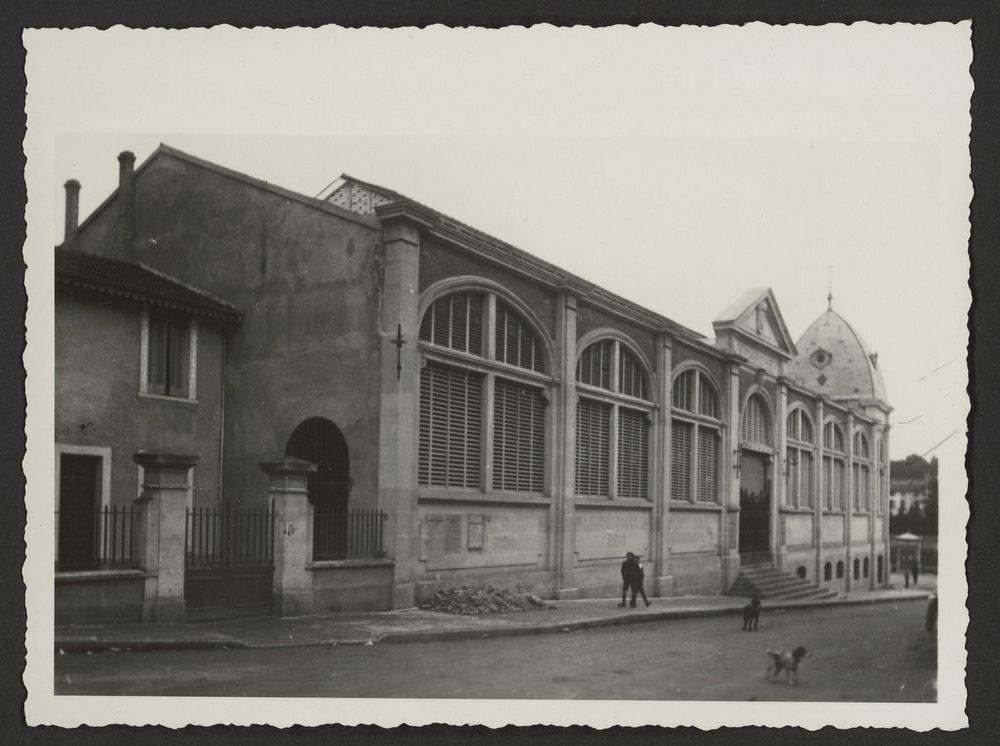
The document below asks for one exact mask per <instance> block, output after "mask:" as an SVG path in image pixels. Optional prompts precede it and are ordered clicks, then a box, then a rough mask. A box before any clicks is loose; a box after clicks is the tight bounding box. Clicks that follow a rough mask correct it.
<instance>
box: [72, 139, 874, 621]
mask: <svg viewBox="0 0 1000 746" xmlns="http://www.w3.org/2000/svg"><path fill="white" fill-rule="evenodd" d="M121 161H122V163H121V168H120V185H119V188H118V190H116V192H115V193H113V194H112V195H110V196H109V197H108V199H107V200H106V201H105V202H104V203H103V204H102V205H101V206H100V207H99V208H98V209H97V210H96V211H95V212H94V214H92V215H91V216H90V217H89V218H88V219H87V220H86V221H84V222H83V223H82V224H80V225H79V226H77V225H76V220H75V216H72V215H70V212H71V208H70V207H68V212H67V215H68V217H67V238H66V242H65V244H64V246H62V247H58V248H57V249H56V250H57V252H66V251H70V252H74V254H82V255H84V256H89V257H94V260H95V261H98V260H103V261H118V262H124V263H129V264H132V265H135V266H137V267H140V268H142V269H143V270H144V271H148V272H151V273H155V274H157V275H167V276H169V279H170V280H171V281H172V282H176V283H177V284H178V285H179V286H183V287H186V288H188V289H189V290H190V291H191V292H196V293H199V294H201V296H202V297H204V298H207V299H211V300H212V301H213V302H217V303H219V304H222V307H224V308H225V309H228V312H229V313H230V314H231V315H232V317H233V318H238V324H237V323H232V322H226V321H225V320H223V319H220V322H224V323H220V324H219V325H218V326H219V327H220V329H222V331H219V332H217V333H215V332H205V333H204V334H203V332H202V325H201V324H199V325H198V326H197V329H198V332H197V334H198V343H199V345H201V344H202V343H203V341H204V342H205V343H209V339H208V336H206V335H211V334H217V336H211V342H210V343H211V345H213V347H212V349H213V350H217V351H218V354H217V356H215V357H212V362H211V363H210V365H211V366H212V367H213V369H214V370H217V371H218V378H217V379H214V381H213V383H212V384H211V385H209V384H202V383H201V381H199V382H198V387H199V388H198V391H199V401H198V402H197V404H196V405H192V404H191V403H190V402H184V401H170V400H168V401H162V402H161V399H160V398H157V399H156V403H157V405H158V406H159V405H160V404H162V405H163V406H164V407H165V408H166V409H165V410H164V411H162V412H161V411H159V410H157V411H155V412H153V411H151V412H145V411H144V412H141V413H140V412H138V411H133V410H131V409H129V408H128V407H132V406H134V405H137V404H142V403H144V402H145V398H144V396H143V391H142V390H141V388H138V389H137V388H136V386H131V385H130V386H124V385H123V386H120V387H118V388H117V389H116V390H115V391H114V392H110V393H108V395H107V402H108V404H107V405H105V406H106V411H104V412H103V413H102V412H100V411H95V412H93V413H90V414H88V415H87V417H88V418H89V419H88V421H92V422H94V423H100V422H102V421H103V418H105V417H113V416H117V417H120V418H124V419H125V420H128V421H137V420H144V421H145V423H146V426H147V427H149V428H150V429H152V430H155V431H157V432H158V433H160V435H162V437H163V438H165V439H167V440H169V438H170V437H172V434H176V435H180V434H181V431H182V430H183V428H184V427H191V425H190V424H186V423H185V422H182V421H180V420H179V419H178V418H183V417H185V416H187V417H194V418H195V419H198V418H199V417H201V416H202V415H204V419H206V420H211V422H212V423H214V426H212V425H206V428H207V429H206V430H205V432H204V439H202V438H201V435H199V436H198V437H197V438H195V439H194V440H190V441H189V442H190V443H191V447H190V448H191V449H194V450H197V451H198V454H197V455H199V456H200V460H199V464H201V463H205V462H206V461H207V462H209V463H212V464H215V463H218V467H217V475H218V488H217V490H216V491H214V492H212V493H211V494H206V495H205V496H204V497H203V498H202V497H197V494H198V493H197V488H195V492H196V499H203V500H205V501H208V502H212V501H215V502H216V503H218V504H223V505H245V506H255V505H261V504H263V502H264V501H266V496H267V494H268V481H267V480H268V477H267V475H265V474H264V473H263V472H262V471H261V469H260V467H259V464H260V463H261V462H265V461H268V460H271V459H275V458H278V457H290V458H297V459H302V460H304V461H308V462H310V463H312V464H315V465H316V471H315V472H314V473H311V474H310V476H309V484H308V491H309V499H310V505H311V510H312V511H314V514H315V516H316V517H317V518H319V517H321V516H336V515H339V514H340V512H343V513H344V514H345V515H346V513H347V512H348V511H355V510H360V511H364V510H370V511H379V512H380V513H382V514H384V515H385V524H384V533H383V535H382V542H383V549H384V555H385V557H384V558H380V560H379V568H380V569H379V572H382V573H383V575H381V576H380V577H385V584H386V588H385V595H384V596H381V597H378V599H377V600H374V601H372V600H371V598H372V597H368V598H369V601H370V602H369V606H378V607H382V608H389V607H396V608H398V607H405V606H410V605H413V604H414V603H416V602H419V601H420V600H422V599H424V598H426V597H428V596H429V595H430V594H432V593H433V592H435V591H436V590H438V589H440V588H442V587H449V586H457V585H485V584H491V585H494V586H507V587H516V588H520V589H524V590H531V591H533V592H535V593H538V594H540V595H544V596H548V597H556V598H575V597H588V596H590V597H593V596H609V595H614V594H616V593H617V592H618V590H619V584H620V578H619V577H618V570H617V568H618V565H619V563H620V562H621V558H622V556H623V555H624V554H625V552H626V551H633V552H635V553H636V554H639V555H641V557H642V561H643V562H644V563H645V565H646V577H647V579H648V580H650V581H652V582H651V583H650V585H651V586H652V587H651V588H650V590H652V591H653V592H654V593H656V594H658V595H661V596H669V595H680V594H720V593H728V592H731V591H732V590H733V589H734V587H735V586H736V584H737V581H738V578H739V577H740V574H741V572H742V571H744V570H745V569H746V568H747V567H751V566H753V567H758V566H769V567H773V568H776V569H778V570H782V571H784V572H788V573H792V574H794V575H797V576H798V577H800V578H804V579H806V580H808V581H809V582H810V583H811V584H813V585H815V586H818V587H831V588H838V589H846V588H852V587H855V588H856V587H874V586H876V585H879V584H882V583H885V582H886V581H887V577H886V572H885V562H886V557H887V546H888V537H887V532H888V468H887V464H888V461H887V457H888V448H889V442H888V438H889V425H888V418H889V413H890V407H889V406H888V402H887V397H886V392H885V386H884V383H883V381H882V376H881V373H880V371H879V370H878V366H877V357H876V356H875V355H873V354H871V353H870V352H869V351H868V348H867V346H866V345H865V344H864V342H863V341H862V340H861V338H860V337H859V336H858V335H857V334H856V332H855V331H854V330H853V328H852V327H851V326H850V325H849V324H847V322H846V321H844V319H843V318H841V317H840V315H839V314H837V313H836V312H835V311H833V310H832V306H831V307H829V308H828V309H827V310H826V311H825V312H824V313H823V314H821V315H820V317H819V318H818V319H817V320H816V322H814V323H813V325H812V326H810V328H809V329H808V330H807V331H806V332H805V333H804V334H803V335H802V337H801V338H800V339H799V340H798V342H795V341H793V339H792V337H791V336H790V334H789V332H788V330H787V329H786V327H785V323H784V321H783V319H782V316H781V313H780V310H779V307H778V303H777V299H776V298H775V297H774V294H773V293H772V292H771V290H770V289H768V288H756V289H752V290H748V291H747V292H746V293H744V294H743V295H742V296H741V297H740V298H738V299H737V300H736V301H735V302H734V303H733V304H732V305H731V306H729V307H728V308H727V309H725V310H724V311H723V312H722V313H721V314H720V315H719V317H718V318H717V319H716V320H715V321H714V322H713V327H714V332H715V338H714V339H706V338H704V337H703V336H702V335H700V334H698V333H696V332H694V331H692V330H690V329H687V328H686V327H684V326H682V325H680V324H678V323H676V322H674V321H672V320H670V319H669V318H666V317H664V316H661V315H659V314H657V313H655V312H653V311H651V310H649V309H645V308H642V307H640V306H639V305H637V304H635V303H632V302H630V301H628V300H626V299H624V298H621V297H619V296H616V295H614V294H612V293H610V292H608V291H606V290H604V289H602V288H600V287H599V286H597V285H594V284H592V283H589V282H587V281H584V280H582V279H580V278H578V277H576V276H574V275H573V274H571V273H570V272H568V271H566V270H563V269H561V268H558V267H555V266H553V265H551V264H549V263H547V262H544V261H542V260H540V259H538V258H536V257H533V256H531V255H530V254H527V253H525V252H523V251H520V250H518V249H517V248H515V247H513V246H510V245H509V244H506V243H504V242H502V241H500V240H497V239H495V238H493V237H490V236H488V235H486V234H484V233H482V232H480V231H478V230H476V229H475V228H472V227H470V226H468V225H465V224H463V223H460V222H458V221H457V220H454V219H453V218H450V217H448V216H447V215H444V214H442V213H440V212H438V211H436V210H432V209H430V208H428V207H426V206H425V205H422V204H420V203H418V202H415V201H413V200H411V199H409V198H407V197H405V196H403V195H400V194H398V193H397V192H394V191H392V190H388V189H385V188H382V187H378V186H376V185H373V184H369V183H366V182H363V181H360V180H357V179H354V178H352V177H349V176H344V177H342V178H341V179H340V180H339V181H338V182H336V183H335V184H334V186H333V187H331V188H330V189H328V190H327V192H326V193H325V194H323V195H321V198H319V199H312V198H309V197H305V196H302V195H298V194H294V193H292V192H289V191H287V190H283V189H280V188H277V187H274V186H272V185H268V184H266V183H264V182H261V181H259V180H256V179H253V178H251V177H248V176H245V175H243V174H239V173H236V172H233V171H230V170H228V169H225V168H222V167H219V166H216V165H214V164H211V163H207V162H205V161H202V160H200V159H197V158H194V157H192V156H189V155H187V154H184V153H181V152H179V151H177V150H174V149H172V148H169V147H167V146H160V148H159V149H158V150H157V151H156V152H154V153H153V155H152V156H150V158H149V159H147V160H146V162H145V163H144V164H143V165H142V166H140V167H139V168H138V169H134V170H133V169H132V167H131V159H130V157H129V155H127V154H123V158H122V159H121ZM71 202H72V200H69V201H68V205H70V203H71ZM237 309H239V311H237ZM60 313H62V315H64V316H67V317H68V320H67V321H66V322H65V324H66V325H69V324H78V325H82V326H92V325H93V324H95V323H96V322H92V321H89V320H87V318H86V315H85V314H84V313H80V312H79V311H78V309H77V308H76V307H75V306H67V307H66V309H65V311H63V312H60V311H59V309H58V308H57V318H58V317H59V315H60ZM138 314H139V315H138V317H137V319H133V323H132V326H133V329H132V337H133V339H138V340H139V343H138V344H139V346H140V349H141V348H142V344H144V343H143V342H142V340H143V339H144V338H145V336H148V331H147V326H144V324H148V322H146V321H143V319H145V318H146V316H143V315H142V314H143V312H142V311H141V309H140V310H139V312H138ZM59 323H60V322H58V321H57V338H58V336H59V335H60V334H62V333H63V332H61V331H60V329H61V327H60V326H59ZM194 328H195V327H193V326H192V327H189V330H190V329H194ZM191 333H192V332H190V331H189V332H188V334H189V335H190V334H191ZM57 344H58V340H57ZM201 349H202V348H201V347H200V346H199V356H202V355H207V356H209V357H211V356H212V355H213V353H212V352H206V353H202V352H201ZM140 358H141V356H140ZM110 364H111V365H118V364H119V361H118V359H113V360H111V361H110ZM129 364H131V363H129ZM142 365H146V366H147V368H148V361H146V362H145V363H141V362H140V366H139V367H140V368H141V367H142ZM200 365H201V358H200V357H199V366H200ZM72 367H73V372H60V370H59V369H57V389H60V388H63V383H61V381H65V382H66V386H65V387H66V388H67V389H70V393H69V395H68V398H67V399H66V400H65V401H63V400H60V401H57V420H59V419H60V418H63V415H62V414H61V413H60V410H61V409H65V410H66V412H71V411H72V409H73V407H77V406H79V402H77V401H76V399H79V398H80V396H79V395H78V394H75V393H73V392H74V391H79V390H80V387H81V386H85V385H86V384H85V382H78V381H75V382H74V383H73V384H72V385H69V381H70V378H69V376H77V377H80V376H82V377H84V378H86V377H88V376H95V377H101V376H106V375H107V374H108V370H107V365H105V366H102V365H101V364H100V363H99V361H96V360H92V361H87V362H86V363H85V364H84V363H83V361H81V362H80V363H77V362H74V363H73V365H72ZM115 375H117V373H116V374H115ZM121 375H123V376H124V377H125V378H130V377H131V378H136V376H135V371H126V370H124V369H123V370H122V371H121ZM206 375H207V372H206ZM137 380H138V379H137ZM137 385H140V386H141V384H137ZM208 388H211V390H212V391H213V392H214V393H213V394H212V396H216V395H217V396H218V397H219V402H220V404H219V405H218V406H216V405H215V404H214V403H213V402H212V400H211V399H209V400H207V401H204V402H203V401H202V400H201V391H202V390H207V389H208ZM137 397H138V398H137ZM163 398H164V399H166V398H167V397H163ZM119 401H120V402H122V403H123V404H122V406H118V405H116V404H115V402H119ZM203 404H205V405H207V406H206V407H205V408H204V409H202V406H203ZM192 406H193V407H194V410H192V409H191V407H192ZM209 410H211V411H215V410H218V418H217V419H215V420H213V419H212V417H211V416H209ZM182 412H187V413H188V414H187V415H184V414H182ZM63 419H66V421H67V422H68V423H70V424H69V425H68V427H69V428H70V429H71V430H72V428H73V427H74V425H73V423H74V422H75V420H76V419H80V417H79V416H78V415H77V414H76V413H74V414H73V415H72V416H69V415H67V416H66V417H65V418H63ZM58 427H59V425H57V429H58ZM213 427H214V429H213ZM121 431H122V432H123V433H124V432H132V431H131V430H129V429H128V428H127V427H125V426H122V428H121ZM199 433H200V431H199ZM60 438H62V439H63V440H64V441H65V440H66V439H67V438H68V436H67V435H65V433H63V432H61V431H58V432H57V440H59V439H60ZM94 438H95V443H96V441H97V440H99V438H97V436H96V433H95V435H94ZM134 440H135V443H134V448H135V449H136V450H141V449H142V448H144V447H146V446H145V441H143V440H142V438H141V437H139V435H135V436H134ZM126 447H127V446H126ZM165 447H168V448H170V447H172V446H171V445H170V443H167V442H166V441H165ZM201 468H202V467H201V466H198V467H196V468H195V472H196V473H197V472H199V470H200V469H201ZM214 476H215V473H214V472H213V473H212V475H211V476H208V477H207V480H206V481H211V480H212V479H213V478H214ZM195 484H196V485H197V484H199V482H198V480H197V479H196V480H195ZM131 489H132V488H131V485H125V484H123V485H121V487H120V490H119V491H120V494H119V493H118V492H115V491H114V490H112V494H111V495H110V497H109V500H110V501H111V502H112V503H113V502H114V501H116V500H119V501H121V503H122V504H125V503H127V502H128V501H129V500H131V499H133V498H134V497H135V493H134V491H131ZM334 523H335V521H334ZM330 525H334V524H328V523H323V522H321V521H318V520H317V522H316V524H315V527H314V529H313V539H314V544H313V551H314V554H313V557H312V563H311V565H310V571H313V572H319V571H321V570H324V569H326V568H328V567H331V566H334V565H338V563H339V566H340V567H341V568H343V567H345V566H347V565H350V567H351V568H353V570H357V571H358V572H363V571H364V567H365V562H364V561H363V560H359V559H357V558H351V557H350V556H346V557H345V556H341V555H343V554H344V553H343V552H341V553H340V554H338V553H337V552H333V553H332V554H330V555H329V556H331V557H334V558H333V559H325V557H326V556H327V555H326V554H324V551H325V550H324V548H323V547H324V546H335V545H337V543H338V541H341V538H338V537H339V536H340V535H339V534H338V531H339V529H335V528H329V526H330ZM323 526H327V527H326V528H323ZM352 530H353V529H352ZM345 541H346V539H345ZM347 554H348V555H349V554H350V552H347ZM386 566H389V567H391V572H389V573H388V574H385V570H384V568H385V567H386ZM331 603H332V602H331ZM319 605H320V606H322V603H320V604H319ZM349 607H350V603H349V600H348V601H344V600H343V599H341V600H338V601H337V602H336V608H349ZM326 608H330V606H329V605H327V606H326Z"/></svg>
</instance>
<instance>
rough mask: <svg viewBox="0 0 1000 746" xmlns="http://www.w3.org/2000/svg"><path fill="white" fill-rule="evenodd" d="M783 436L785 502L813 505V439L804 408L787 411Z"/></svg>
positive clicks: (799, 505) (810, 423)
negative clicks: (786, 445)
mask: <svg viewBox="0 0 1000 746" xmlns="http://www.w3.org/2000/svg"><path fill="white" fill-rule="evenodd" d="M785 436H786V438H787V440H788V447H787V449H786V451H785V483H786V490H785V502H786V504H787V505H794V506H797V507H803V508H808V507H812V505H813V492H814V491H815V488H814V486H813V462H814V459H815V454H814V450H815V442H814V440H813V426H812V422H811V421H810V419H809V416H808V415H807V414H806V412H805V410H804V409H802V408H800V407H796V408H795V409H793V410H792V411H791V412H790V413H789V415H788V420H787V423H786V427H785Z"/></svg>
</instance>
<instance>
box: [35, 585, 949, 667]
mask: <svg viewBox="0 0 1000 746" xmlns="http://www.w3.org/2000/svg"><path fill="white" fill-rule="evenodd" d="M930 596H931V593H930V592H926V593H923V594H922V595H919V596H914V595H910V596H907V597H905V598H893V597H891V596H890V597H885V598H832V599H826V600H816V601H786V602H784V603H782V602H780V601H778V602H775V603H771V604H768V605H767V606H765V607H764V609H763V611H765V612H768V611H795V610H798V609H816V608H826V607H830V606H863V605H866V604H867V605H874V604H884V603H903V602H912V601H926V600H927V599H928V598H929V597H930ZM741 611H742V608H737V607H730V608H711V609H684V610H678V611H673V610H670V609H664V610H662V611H659V610H658V611H647V610H643V611H642V612H641V613H638V614H632V613H628V612H624V613H623V614H622V615H621V616H614V617H601V618H596V619H580V620H577V621H572V622H562V623H559V622H552V623H549V622H545V623H542V624H534V625H530V626H529V625H525V626H516V627H515V626H511V627H497V628H491V629H472V628H466V629H454V630H437V631H424V632H389V633H386V634H383V635H378V636H374V637H372V638H370V639H364V640H362V639H359V638H351V639H345V640H337V639H333V638H331V639H327V640H310V641H307V642H302V643H288V642H284V641H283V642H275V643H264V644H261V645H253V644H250V643H247V642H246V641H244V640H240V639H238V638H235V637H226V638H220V639H213V640H176V639H175V640H72V639H68V640H67V639H64V640H62V641H60V640H58V639H56V640H55V650H56V652H57V653H66V654H77V653H101V652H140V651H142V652H148V651H164V650H221V649H226V648H238V649H241V650H265V649H275V648H301V647H336V646H348V645H352V646H358V645H368V644H379V643H409V642H440V641H445V640H475V639H486V638H491V637H516V636H519V635H542V634H555V633H559V632H575V631H577V630H582V629H593V628H595V627H613V626H620V625H625V624H639V623H642V622H658V621H669V620H673V619H698V618H704V617H713V616H728V615H732V616H736V615H738V614H740V613H741Z"/></svg>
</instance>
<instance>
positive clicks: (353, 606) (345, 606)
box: [306, 559, 393, 614]
mask: <svg viewBox="0 0 1000 746" xmlns="http://www.w3.org/2000/svg"><path fill="white" fill-rule="evenodd" d="M306 571H307V572H309V573H310V574H311V575H312V587H313V611H314V612H315V613H317V614H319V613H324V612H341V611H388V610H389V609H391V608H392V573H393V563H392V561H391V560H384V559H383V560H376V559H371V560H338V561H333V562H313V563H311V564H309V565H306Z"/></svg>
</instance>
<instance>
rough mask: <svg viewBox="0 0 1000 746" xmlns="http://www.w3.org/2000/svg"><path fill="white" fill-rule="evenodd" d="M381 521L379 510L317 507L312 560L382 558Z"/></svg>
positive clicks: (382, 522) (383, 521) (314, 519)
mask: <svg viewBox="0 0 1000 746" xmlns="http://www.w3.org/2000/svg"><path fill="white" fill-rule="evenodd" d="M385 521H386V514H385V513H383V512H382V511H381V510H375V509H367V508H360V509H354V510H345V509H342V508H340V509H338V508H324V507H317V508H316V510H315V511H314V513H313V559H314V560H338V559H352V558H359V559H360V558H364V557H384V556H385V550H384V549H383V545H382V540H383V532H384V526H385Z"/></svg>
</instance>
